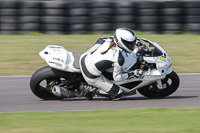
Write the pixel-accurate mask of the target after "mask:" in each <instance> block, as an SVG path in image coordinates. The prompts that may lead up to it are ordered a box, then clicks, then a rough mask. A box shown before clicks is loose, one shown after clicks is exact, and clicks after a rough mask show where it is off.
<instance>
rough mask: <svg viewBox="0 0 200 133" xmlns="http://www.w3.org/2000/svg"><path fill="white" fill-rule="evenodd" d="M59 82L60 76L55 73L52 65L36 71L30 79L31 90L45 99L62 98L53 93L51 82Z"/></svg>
mask: <svg viewBox="0 0 200 133" xmlns="http://www.w3.org/2000/svg"><path fill="white" fill-rule="evenodd" d="M53 82H54V83H55V82H57V83H59V82H60V78H59V77H58V76H56V75H55V73H53V71H52V69H51V67H49V66H46V67H43V68H40V69H39V70H38V71H36V72H35V73H34V74H33V76H32V77H31V80H30V88H31V91H32V92H33V93H34V94H35V95H36V96H37V97H39V98H41V99H44V100H62V99H63V98H62V97H57V96H55V95H53V93H51V88H50V84H51V83H53Z"/></svg>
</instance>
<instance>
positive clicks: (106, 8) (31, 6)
mask: <svg viewBox="0 0 200 133" xmlns="http://www.w3.org/2000/svg"><path fill="white" fill-rule="evenodd" d="M119 27H129V28H131V29H133V30H137V31H142V32H148V33H154V34H166V33H167V34H182V33H194V34H200V0H196V1H195V0H193V1H187V0H179V1H174V0H173V1H169V0H168V1H163V0H156V1H134V0H129V1H128V0H125V1H124V0H123V1H120V0H113V1H111V0H106V1H103V0H87V1H86V0H76V1H69V0H7V1H5V0H4V1H2V0H1V1H0V34H30V33H44V34H88V33H109V32H111V31H114V30H115V29H116V28H119Z"/></svg>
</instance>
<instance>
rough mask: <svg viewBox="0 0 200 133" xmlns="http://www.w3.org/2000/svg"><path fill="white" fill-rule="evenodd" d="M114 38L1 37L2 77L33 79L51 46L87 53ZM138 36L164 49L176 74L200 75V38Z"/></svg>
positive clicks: (139, 34)
mask: <svg viewBox="0 0 200 133" xmlns="http://www.w3.org/2000/svg"><path fill="white" fill-rule="evenodd" d="M111 35H112V34H85V35H11V36H7V35H1V36H0V70H1V71H0V76H9V75H32V74H33V72H34V71H36V70H37V69H38V68H40V67H42V66H45V65H46V63H45V62H44V61H43V60H42V59H41V58H40V57H39V55H38V53H39V52H40V51H41V50H42V49H44V48H45V47H46V46H47V45H61V46H63V47H65V48H66V49H67V50H68V51H77V52H80V53H83V52H84V51H86V50H87V49H89V48H90V47H91V46H92V45H93V44H94V43H95V42H96V40H97V39H98V38H99V37H104V36H105V37H108V36H111ZM137 36H138V37H140V38H142V37H143V38H147V39H150V40H152V41H155V42H157V43H158V44H160V45H161V46H162V47H164V49H165V50H166V51H167V52H168V54H169V55H170V57H171V58H172V60H173V66H172V69H174V70H175V71H176V72H178V73H196V72H198V73H199V72H200V36H199V35H192V34H183V35H156V34H155V35H152V34H145V33H141V32H137Z"/></svg>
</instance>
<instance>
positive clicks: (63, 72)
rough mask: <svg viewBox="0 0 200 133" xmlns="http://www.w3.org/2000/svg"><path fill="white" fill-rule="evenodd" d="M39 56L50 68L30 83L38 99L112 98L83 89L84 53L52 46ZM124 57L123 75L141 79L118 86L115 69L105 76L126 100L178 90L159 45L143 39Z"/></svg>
mask: <svg viewBox="0 0 200 133" xmlns="http://www.w3.org/2000/svg"><path fill="white" fill-rule="evenodd" d="M143 41H144V42H145V43H144V42H143ZM39 55H40V57H41V58H42V59H43V60H45V61H46V63H47V64H48V66H45V67H43V68H40V69H39V70H37V71H36V72H35V73H34V74H33V75H32V77H31V79H30V88H31V90H32V92H33V93H34V94H35V95H36V96H37V97H39V98H41V99H44V100H61V99H64V98H74V97H86V98H87V99H88V100H92V99H93V97H109V94H106V93H105V92H102V91H101V90H99V89H98V88H96V89H94V90H92V91H90V92H88V91H85V90H84V89H83V85H84V84H87V83H86V81H85V80H84V78H83V76H82V74H81V70H80V67H79V59H80V56H81V54H80V53H78V52H69V51H67V50H66V49H65V48H64V47H62V46H57V45H49V46H47V47H46V48H45V49H44V50H42V51H41V52H40V53H39ZM123 56H124V59H125V63H124V64H123V67H122V69H123V71H124V72H129V71H132V70H139V72H141V73H140V76H139V77H136V76H134V77H132V78H130V79H126V80H124V81H120V82H115V81H114V80H113V78H112V71H113V70H112V69H108V70H107V71H105V72H103V73H102V74H103V75H104V76H105V77H106V78H108V79H109V80H112V81H113V82H115V84H117V85H120V86H122V91H123V95H122V97H125V96H130V95H135V94H136V92H139V93H140V94H142V95H143V96H145V97H148V98H164V97H167V96H169V95H171V94H172V93H174V92H175V91H176V90H177V89H178V87H179V84H180V80H179V77H178V75H177V74H176V72H174V71H173V70H172V69H171V68H170V67H171V65H172V60H171V58H170V57H169V56H168V54H167V53H166V52H165V50H164V49H163V48H162V47H161V46H160V45H159V44H157V43H155V42H152V41H150V40H147V39H144V38H142V40H141V41H140V43H137V48H136V51H135V52H132V53H131V54H126V53H123Z"/></svg>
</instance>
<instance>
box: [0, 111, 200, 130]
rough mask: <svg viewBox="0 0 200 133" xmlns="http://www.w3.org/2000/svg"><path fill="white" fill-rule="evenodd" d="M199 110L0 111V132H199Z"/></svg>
mask: <svg viewBox="0 0 200 133" xmlns="http://www.w3.org/2000/svg"><path fill="white" fill-rule="evenodd" d="M199 125H200V109H136V110H109V111H85V112H42V113H41V112H32V113H7V114H0V132H1V133H7V132H9V133H27V132H28V133H44V132H48V133H63V132H68V133H79V132H82V133H133V132H136V133H199V132H200V127H199Z"/></svg>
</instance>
